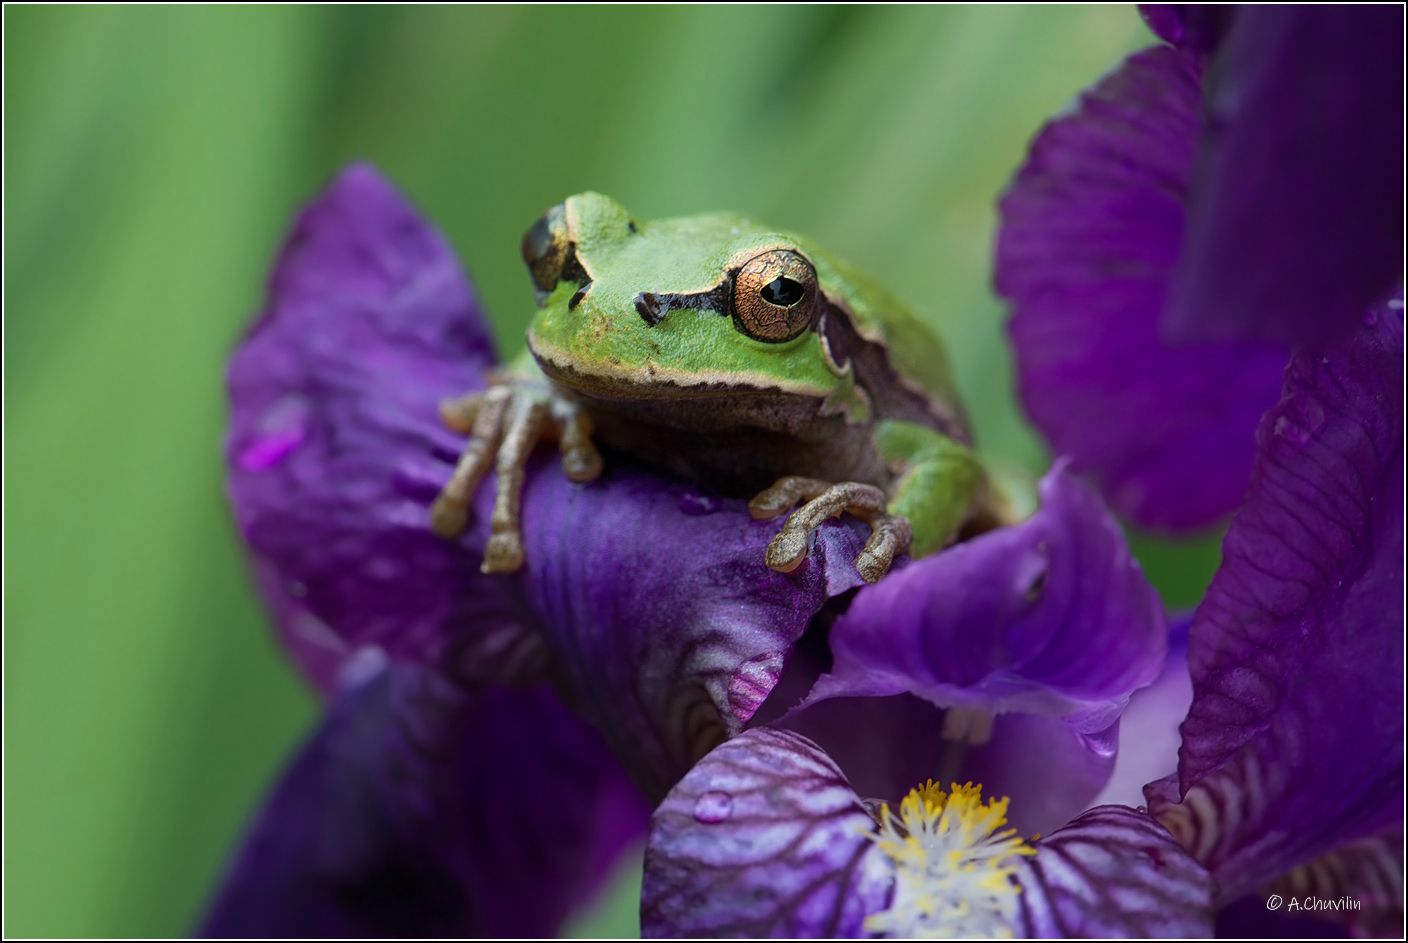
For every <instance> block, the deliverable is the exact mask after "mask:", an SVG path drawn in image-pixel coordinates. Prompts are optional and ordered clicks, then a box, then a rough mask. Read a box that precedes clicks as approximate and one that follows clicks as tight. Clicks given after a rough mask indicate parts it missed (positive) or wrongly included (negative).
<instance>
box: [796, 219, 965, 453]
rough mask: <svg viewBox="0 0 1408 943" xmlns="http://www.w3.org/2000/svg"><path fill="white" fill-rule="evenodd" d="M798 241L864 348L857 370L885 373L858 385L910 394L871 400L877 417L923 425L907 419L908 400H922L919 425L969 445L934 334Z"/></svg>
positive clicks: (884, 293) (886, 295)
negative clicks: (923, 414)
mask: <svg viewBox="0 0 1408 943" xmlns="http://www.w3.org/2000/svg"><path fill="white" fill-rule="evenodd" d="M798 242H799V244H800V245H801V246H802V247H803V249H804V251H806V252H807V253H808V255H809V256H810V258H811V259H812V261H813V263H814V264H815V266H816V269H817V277H818V281H819V282H820V285H821V288H822V291H823V293H824V294H825V295H826V298H827V301H828V302H829V303H830V305H831V306H832V307H833V308H836V309H838V311H837V313H838V314H840V315H843V316H844V317H845V318H846V319H847V320H848V321H849V324H850V326H851V329H852V330H853V331H854V333H855V335H856V336H857V338H858V340H859V341H860V342H861V343H862V344H863V345H864V346H866V347H868V348H870V350H869V355H868V356H863V357H859V358H857V360H858V361H860V363H859V364H858V368H857V369H869V370H870V371H871V372H872V373H877V372H878V373H882V374H883V373H887V372H888V373H889V374H890V375H888V376H885V375H882V376H875V377H870V378H867V377H862V382H866V385H867V386H868V387H869V388H871V389H872V391H873V390H875V389H877V388H883V387H885V386H886V385H887V384H893V385H895V386H898V387H899V388H900V389H901V390H903V391H904V392H905V393H908V394H910V395H908V396H903V397H886V396H880V397H877V402H876V407H877V410H878V412H879V413H880V418H890V419H908V420H911V421H920V422H924V417H920V416H915V415H913V413H914V409H913V403H914V400H915V399H916V398H917V399H922V400H924V401H925V403H924V406H925V410H924V411H925V412H927V413H928V414H929V418H930V419H931V421H929V422H926V423H925V424H927V425H933V426H935V427H937V428H938V429H939V430H940V431H942V432H944V433H946V434H948V435H951V436H953V437H954V438H956V439H959V440H960V441H963V442H969V441H970V433H969V430H968V421H967V417H966V416H965V415H964V412H963V408H962V405H961V404H960V402H959V399H958V393H957V389H956V388H955V387H954V385H953V379H952V373H951V371H950V368H949V362H948V354H947V352H946V351H945V349H944V346H943V343H942V342H941V341H940V340H939V337H938V335H937V333H936V332H935V330H934V329H933V328H931V327H930V326H929V325H927V324H926V323H924V321H923V320H922V319H921V318H920V317H919V316H918V315H917V314H916V313H915V312H914V311H913V310H912V309H911V308H909V307H908V306H907V305H905V304H904V303H903V302H902V301H900V300H899V299H898V298H897V297H895V295H894V294H893V293H892V292H890V291H889V290H888V289H886V288H885V287H884V286H883V285H881V284H879V283H878V282H876V281H875V280H874V279H872V278H870V277H868V276H866V275H864V274H862V273H861V272H859V271H857V270H856V269H855V268H853V267H851V266H850V265H848V264H847V263H845V262H843V261H841V260H839V259H837V258H835V257H834V256H832V255H831V254H830V253H829V252H827V251H826V250H825V249H824V248H822V247H820V246H817V245H815V244H814V243H811V242H810V241H809V240H806V239H802V238H800V237H799V238H798ZM867 381H870V382H867Z"/></svg>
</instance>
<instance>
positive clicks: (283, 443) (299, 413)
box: [236, 396, 312, 471]
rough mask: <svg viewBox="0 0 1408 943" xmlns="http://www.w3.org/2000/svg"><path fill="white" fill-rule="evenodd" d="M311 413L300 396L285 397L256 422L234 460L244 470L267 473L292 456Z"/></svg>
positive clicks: (304, 437) (304, 435) (304, 431)
mask: <svg viewBox="0 0 1408 943" xmlns="http://www.w3.org/2000/svg"><path fill="white" fill-rule="evenodd" d="M311 413H312V410H311V409H310V408H309V406H308V401H307V400H306V399H304V398H303V397H302V396H285V397H284V398H283V399H281V400H279V401H278V402H276V403H275V404H274V405H273V406H271V407H270V408H269V409H268V410H266V411H265V413H264V415H262V416H260V417H259V421H258V422H256V423H255V424H254V429H253V431H252V432H251V433H250V435H249V437H248V438H247V439H246V440H245V441H244V443H243V444H242V445H241V446H240V448H239V454H238V456H237V458H236V461H238V462H239V466H240V467H241V468H243V469H245V470H246V471H268V470H269V469H270V468H273V467H274V466H275V465H278V464H279V463H280V462H282V461H283V460H284V459H286V458H288V457H289V456H290V455H292V454H293V453H294V452H295V451H296V450H297V449H298V447H299V446H300V445H302V444H303V441H304V440H305V439H306V438H307V437H308V418H309V416H310V415H311Z"/></svg>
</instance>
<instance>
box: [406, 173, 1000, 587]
mask: <svg viewBox="0 0 1408 943" xmlns="http://www.w3.org/2000/svg"><path fill="white" fill-rule="evenodd" d="M522 250H523V257H524V261H525V262H526V263H527V265H528V269H529V272H530V273H531V275H532V278H533V283H534V287H535V289H536V292H537V296H538V305H539V310H538V313H537V315H536V316H535V317H534V319H533V321H532V324H531V325H530V327H529V328H528V352H529V354H530V355H531V358H530V357H524V358H521V359H520V360H519V361H517V362H515V363H514V365H513V366H512V367H511V368H510V369H509V370H508V371H505V372H504V373H503V374H501V375H499V376H498V377H496V378H495V381H494V382H493V383H492V384H491V385H490V387H489V388H488V389H487V390H484V391H482V392H477V393H473V394H469V395H466V396H463V397H460V398H457V399H454V400H451V401H448V402H446V403H444V404H443V405H442V408H441V416H442V418H443V420H444V421H445V422H446V424H447V425H449V426H450V427H451V428H453V429H456V430H458V431H461V432H463V433H464V434H466V435H467V436H468V437H469V439H468V444H467V445H466V447H465V450H464V454H463V456H462V457H461V459H460V461H459V463H458V465H457V466H456V468H455V471H454V473H453V474H452V476H451V478H450V480H449V481H448V482H447V483H446V485H445V487H444V489H443V491H442V492H441V494H440V495H439V497H438V498H437V499H436V501H435V505H434V507H433V508H432V511H431V524H432V526H433V528H434V529H435V531H436V532H437V533H439V534H440V535H441V536H443V537H446V538H453V537H455V536H457V535H458V534H460V533H461V532H463V530H464V529H465V527H466V526H467V524H468V519H469V513H470V506H471V504H472V501H473V498H474V494H475V491H476V490H477V488H478V486H479V484H480V482H481V481H482V479H483V478H484V477H485V475H486V474H487V473H488V472H489V470H490V469H491V468H492V469H494V470H495V471H496V473H497V492H496V496H495V502H494V512H493V519H492V522H491V536H490V540H489V543H488V546H487V547H486V550H485V556H484V564H483V567H484V570H485V572H512V571H514V570H516V569H518V568H519V566H520V565H521V564H522V562H523V555H524V553H525V548H524V546H523V541H522V536H521V533H520V528H519V506H520V499H521V494H522V489H523V479H524V468H525V464H526V462H527V460H528V457H529V455H530V453H531V452H532V450H533V448H534V447H535V446H536V445H537V444H538V443H539V442H542V441H545V440H556V441H557V442H558V444H559V447H560V449H561V454H562V464H563V469H564V471H565V473H566V474H567V476H568V477H569V478H571V479H573V480H574V481H589V480H591V479H593V478H595V477H596V476H597V475H599V474H600V472H601V467H602V462H601V457H600V455H599V453H598V452H597V449H596V445H595V443H596V442H600V443H602V444H603V445H605V446H609V447H611V448H614V449H618V450H620V451H622V452H625V453H629V454H631V455H634V456H637V457H639V458H641V459H643V460H645V461H647V462H650V463H653V464H655V465H657V466H659V467H661V468H665V469H668V470H670V471H672V472H675V473H676V474H679V475H682V476H685V477H687V478H690V479H692V480H695V481H697V482H700V483H702V484H705V485H707V486H709V487H712V488H715V489H717V490H719V491H721V492H722V493H725V494H732V495H738V496H741V497H748V498H751V499H752V500H751V502H750V504H749V509H750V511H751V513H752V514H753V516H754V517H755V518H770V517H777V516H781V515H784V514H788V515H789V517H788V519H787V521H786V523H785V524H784V525H783V527H782V529H781V530H780V531H779V533H778V534H777V536H776V537H775V538H774V539H773V540H772V542H771V544H770V545H769V546H768V549H767V553H766V559H765V560H764V561H759V563H760V565H762V564H763V563H766V565H767V566H769V567H771V568H773V569H774V570H779V571H782V572H787V571H790V570H793V569H795V568H796V567H798V566H800V565H801V564H802V563H803V561H804V560H805V559H806V556H807V550H808V546H809V544H810V541H811V537H812V534H813V532H814V531H815V529H816V528H817V526H819V525H820V524H821V522H823V521H824V520H826V519H827V518H829V517H833V516H836V515H839V514H842V513H847V514H852V515H855V516H857V517H860V518H862V519H863V520H865V521H867V522H868V523H869V524H870V527H871V537H870V540H869V541H868V542H867V544H866V546H865V548H864V549H863V550H862V551H861V552H860V555H859V556H858V557H857V559H856V566H857V568H858V569H859V570H860V572H861V575H862V576H863V577H864V578H865V579H867V580H869V581H871V582H874V581H875V580H878V579H879V578H880V577H881V576H883V575H884V574H885V572H886V571H887V570H888V569H889V567H890V564H891V561H892V560H893V558H894V557H895V555H897V554H900V553H903V552H906V551H908V552H909V553H911V554H912V555H914V556H922V555H924V554H928V553H932V552H934V551H935V550H938V549H940V548H942V547H943V546H945V545H946V544H948V543H950V542H951V541H953V540H954V539H955V538H956V537H957V535H958V534H959V532H960V530H963V529H965V528H981V527H984V526H988V523H987V522H989V521H990V520H991V519H992V516H993V513H994V512H993V511H992V504H991V499H990V492H989V488H988V486H987V479H986V476H985V475H984V473H983V470H982V468H981V466H980V465H979V463H978V462H977V460H976V458H975V457H974V455H973V452H972V451H971V448H970V444H971V439H970V436H969V432H968V428H967V422H966V420H965V418H964V415H963V410H962V408H961V406H960V405H959V402H958V399H957V397H956V395H955V394H954V390H953V386H952V384H951V382H950V380H949V373H948V367H947V362H946V358H945V354H944V351H943V348H942V345H941V344H940V343H939V342H938V340H937V338H935V337H934V336H933V334H932V333H931V332H930V331H929V329H927V328H926V327H925V326H924V325H923V324H922V323H921V322H920V321H919V320H918V319H917V318H916V317H915V316H914V315H913V314H912V313H910V312H909V310H907V309H906V308H905V307H904V306H903V305H902V304H900V303H899V302H898V301H897V300H896V299H895V298H894V297H893V296H892V295H891V294H890V293H889V292H887V291H886V290H885V289H884V288H882V287H881V286H879V285H877V284H875V283H874V282H872V281H870V280H868V279H866V278H864V277H862V276H861V275H859V274H858V273H856V272H855V271H853V270H852V269H850V268H849V267H847V266H846V265H844V264H843V263H841V262H840V261H838V260H836V259H835V258H833V257H832V256H831V255H829V254H828V253H827V252H826V251H825V250H823V249H821V248H820V247H818V246H816V245H813V244H812V243H811V242H810V241H808V240H806V239H804V238H802V237H800V236H796V235H793V234H789V233H783V232H778V231H776V230H773V229H769V228H767V227H764V226H760V225H758V224H756V223H753V222H751V221H749V220H747V219H744V218H742V217H739V216H734V215H729V214H708V215H702V216H690V217H683V218H678V219H666V220H658V221H654V222H651V221H643V220H636V219H634V218H633V217H631V215H630V214H629V213H627V211H626V210H625V208H623V207H622V206H621V205H620V204H618V203H616V202H614V201H613V200H611V199H609V198H608V197H605V196H602V195H600V194H596V193H583V194H579V195H577V196H574V197H570V198H569V199H568V200H566V202H564V203H561V204H558V205H557V206H555V207H553V208H552V209H551V210H549V211H548V212H547V213H546V214H544V215H543V217H542V218H540V219H539V220H538V221H537V222H536V223H535V224H534V225H533V227H532V228H531V229H529V231H528V232H527V234H526V235H525V236H524V237H523V244H522ZM526 552H528V553H531V552H532V548H531V547H528V548H526Z"/></svg>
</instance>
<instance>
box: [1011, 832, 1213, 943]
mask: <svg viewBox="0 0 1408 943" xmlns="http://www.w3.org/2000/svg"><path fill="white" fill-rule="evenodd" d="M1036 849H1037V853H1036V855H1035V856H1034V857H1032V858H1029V859H1026V860H1024V861H1022V862H1021V863H1020V864H1019V865H1018V874H1017V880H1018V882H1019V883H1020V884H1021V885H1022V895H1021V898H1020V900H1021V908H1022V910H1021V913H1022V927H1021V929H1022V935H1025V936H1029V937H1048V938H1057V939H1061V938H1067V937H1099V938H1115V939H1119V938H1149V939H1159V938H1160V937H1162V938H1164V939H1178V938H1180V937H1208V936H1211V935H1212V895H1213V885H1212V877H1211V876H1210V875H1209V874H1208V873H1207V872H1206V871H1204V870H1203V869H1202V868H1201V867H1200V866H1199V865H1198V863H1197V862H1196V861H1194V860H1193V859H1192V858H1190V857H1189V856H1188V853H1187V852H1186V851H1184V850H1183V849H1182V848H1181V847H1180V846H1179V844H1178V843H1177V842H1176V841H1174V839H1173V836H1171V835H1169V833H1168V832H1167V831H1165V830H1164V829H1163V827H1162V826H1160V825H1159V824H1158V823H1157V822H1155V821H1154V820H1153V819H1151V818H1149V817H1148V816H1147V815H1145V814H1144V813H1142V812H1136V811H1135V810H1133V809H1129V808H1125V807H1123V806H1113V805H1105V806H1098V807H1096V808H1094V809H1091V810H1090V811H1088V812H1086V813H1085V814H1084V815H1082V816H1080V818H1078V819H1076V820H1075V821H1074V822H1072V823H1070V824H1069V825H1067V826H1065V827H1064V828H1062V829H1060V830H1059V831H1056V832H1054V833H1052V834H1051V835H1049V836H1047V837H1046V838H1044V839H1042V840H1041V841H1040V842H1038V843H1037V844H1036Z"/></svg>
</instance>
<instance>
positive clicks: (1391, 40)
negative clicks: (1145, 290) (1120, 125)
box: [1166, 4, 1403, 345]
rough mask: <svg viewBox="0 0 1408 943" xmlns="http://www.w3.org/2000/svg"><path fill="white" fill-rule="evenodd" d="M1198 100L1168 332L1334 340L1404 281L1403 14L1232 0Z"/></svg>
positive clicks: (1190, 336) (1213, 337)
mask: <svg viewBox="0 0 1408 943" xmlns="http://www.w3.org/2000/svg"><path fill="white" fill-rule="evenodd" d="M1207 108H1208V115H1209V121H1208V129H1207V134H1206V136H1205V137H1204V140H1203V144H1202V151H1201V153H1200V155H1199V161H1198V173H1197V175H1196V177H1195V182H1194V187H1193V198H1192V203H1191V207H1190V209H1189V216H1188V227H1187V231H1186V233H1185V237H1184V241H1183V253H1182V258H1181V260H1180V263H1179V267H1178V274H1177V278H1176V279H1175V281H1174V286H1175V287H1174V290H1173V291H1172V292H1171V294H1170V298H1169V309H1168V314H1167V320H1166V327H1167V329H1168V330H1167V336H1169V337H1170V338H1173V339H1176V340H1179V341H1183V340H1188V341H1194V340H1197V341H1219V340H1225V339H1240V338H1252V337H1256V338H1265V339H1268V340H1273V341H1278V342H1281V343H1285V344H1290V345H1296V344H1307V343H1308V344H1315V343H1321V342H1324V341H1326V340H1329V339H1331V338H1333V337H1338V336H1343V335H1344V334H1345V333H1346V332H1347V331H1350V330H1352V329H1353V328H1354V326H1355V325H1356V324H1357V323H1358V321H1359V316H1360V313H1361V312H1362V311H1363V310H1364V309H1365V308H1367V307H1369V306H1370V305H1371V304H1373V303H1374V302H1376V301H1378V300H1379V299H1381V298H1382V297H1383V296H1384V295H1385V294H1387V292H1388V291H1389V290H1390V289H1391V288H1392V287H1393V286H1394V285H1395V284H1397V282H1398V281H1399V279H1401V278H1402V272H1403V10H1402V8H1401V7H1399V6H1396V5H1395V6H1382V5H1358V4H1335V5H1328V4H1326V5H1318V4H1308V5H1304V6H1281V5H1274V4H1272V5H1265V6H1262V5H1253V6H1249V7H1247V8H1245V9H1244V10H1243V11H1242V12H1241V13H1240V14H1239V15H1238V16H1237V19H1236V22H1235V23H1234V24H1233V26H1232V28H1231V29H1230V31H1229V32H1228V34H1227V38H1226V41H1225V42H1224V43H1223V44H1222V47H1221V49H1220V50H1219V52H1218V54H1217V57H1216V59H1215V60H1214V65H1213V67H1212V70H1211V71H1210V73H1209V89H1208V96H1207Z"/></svg>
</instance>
